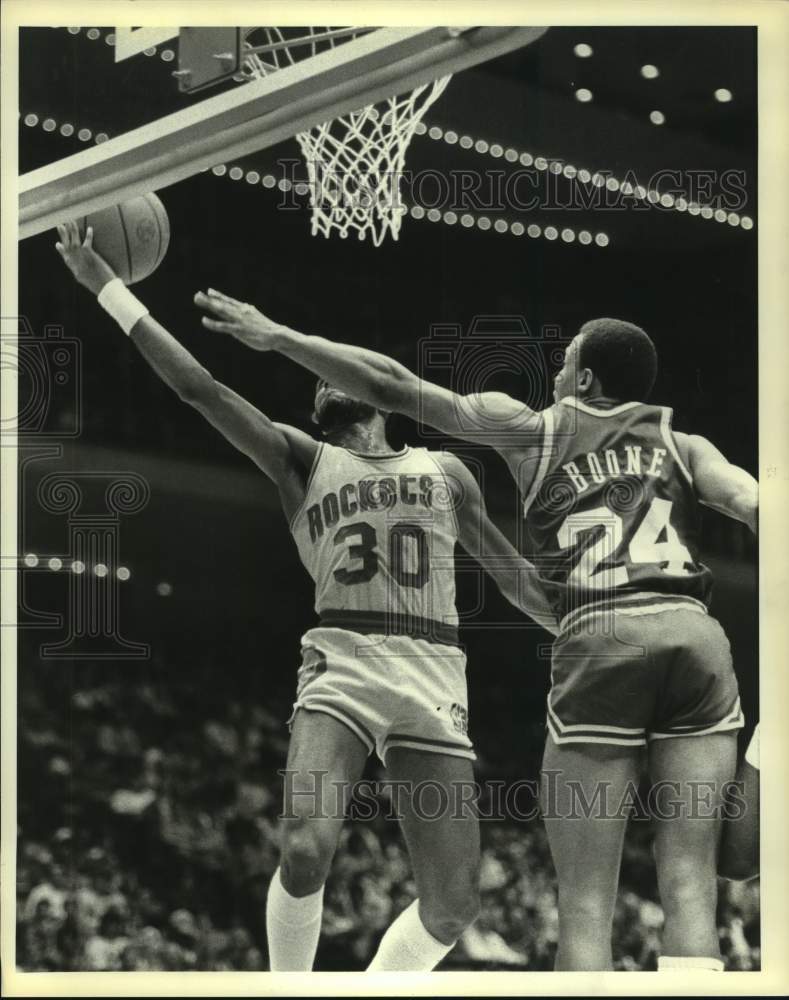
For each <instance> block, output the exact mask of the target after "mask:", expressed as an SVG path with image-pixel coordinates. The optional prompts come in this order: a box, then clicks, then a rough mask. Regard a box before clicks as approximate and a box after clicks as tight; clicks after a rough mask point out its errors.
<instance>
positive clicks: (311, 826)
mask: <svg viewBox="0 0 789 1000" xmlns="http://www.w3.org/2000/svg"><path fill="white" fill-rule="evenodd" d="M58 232H59V235H60V242H59V243H58V245H57V247H58V251H59V252H60V254H61V256H62V257H63V259H64V261H65V263H66V264H67V265H68V267H69V268H70V270H71V271H72V273H73V274H74V275H75V277H76V278H77V280H78V281H79V282H80V283H81V284H83V285H84V286H85V287H86V288H88V289H89V290H90V291H92V292H93V293H94V294H96V295H97V296H98V300H99V303H100V304H101V305H103V306H104V308H106V309H107V311H108V312H110V315H112V316H113V317H114V318H115V319H116V320H117V322H118V323H119V325H120V326H121V327H122V329H123V330H124V331H125V332H126V333H127V334H128V335H129V336H130V338H131V340H132V342H133V343H134V345H135V347H136V348H137V349H138V350H139V351H140V353H141V354H142V355H143V357H145V359H146V360H147V361H148V363H149V364H150V365H151V367H152V368H153V369H154V371H155V372H156V373H157V374H158V375H159V377H160V378H161V379H162V380H163V381H164V382H165V383H167V384H168V385H169V386H170V387H171V388H172V389H173V390H174V391H175V392H176V393H177V394H178V396H179V397H180V398H181V399H182V400H183V401H184V402H187V403H189V404H190V405H191V406H193V407H194V408H195V409H196V410H197V411H198V412H199V413H201V414H202V415H203V416H204V417H205V418H206V420H208V422H209V423H210V424H212V425H213V426H214V427H215V428H216V429H217V430H218V431H220V433H222V434H223V435H224V436H225V437H226V438H227V439H228V441H230V442H231V444H233V445H234V446H235V447H236V448H238V449H239V451H241V452H243V453H244V454H245V455H247V456H249V458H251V459H252V461H254V462H255V463H256V464H257V465H258V467H259V468H260V469H261V470H262V471H263V472H264V473H265V474H266V475H267V476H268V477H269V478H270V479H271V480H272V481H273V482H274V483H275V484H276V486H277V488H278V490H279V496H280V500H281V503H282V507H283V510H284V512H285V514H286V516H287V518H288V522H289V526H290V529H291V532H292V534H293V536H294V539H295V541H296V545H297V548H298V550H299V554H300V556H301V559H302V561H303V563H304V565H305V567H306V568H307V570H308V571H309V573H310V575H311V576H312V578H313V580H314V582H315V590H316V611H317V612H318V613H319V615H320V619H321V620H320V623H319V625H318V626H317V627H315V628H311V629H309V630H308V632H307V633H306V634H305V635H304V637H303V639H302V666H301V668H300V670H299V673H298V690H297V696H296V702H295V704H294V711H293V715H292V717H291V723H292V730H291V732H292V736H291V741H290V748H289V753H288V762H287V768H288V772H287V773H288V774H289V776H290V777H289V779H288V780H287V781H286V788H285V809H284V814H285V815H284V818H283V822H282V843H281V859H280V866H279V868H278V869H277V871H276V872H275V873H274V877H273V878H272V881H271V885H270V888H269V894H268V900H267V908H266V926H267V935H268V942H269V958H270V963H271V968H272V970H273V971H307V970H309V969H311V968H312V964H313V960H314V956H315V952H316V948H317V944H318V937H319V933H320V927H321V916H322V905H323V886H324V883H325V880H326V877H327V875H328V872H329V868H330V866H331V863H332V859H333V856H334V853H335V850H336V847H337V843H338V840H339V836H340V830H341V827H342V823H343V818H344V815H343V813H344V810H343V809H342V808H338V805H337V802H336V800H337V798H338V788H345V789H348V788H349V787H350V786H352V785H353V783H354V782H356V781H358V779H359V778H360V777H361V775H362V771H363V768H364V766H365V762H366V760H367V757H368V755H369V754H370V753H371V752H373V751H374V750H375V751H377V753H378V756H379V757H380V758H381V760H382V761H383V762H384V763H385V764H386V767H387V773H388V777H389V778H390V779H391V780H392V781H394V782H400V783H401V784H402V785H404V786H408V787H409V788H411V789H414V788H419V787H423V788H424V787H425V786H426V784H427V783H430V785H431V787H433V788H435V786H436V784H441V785H443V786H444V789H445V790H446V795H447V800H446V801H447V806H446V807H444V806H443V802H442V801H441V799H440V798H439V801H438V806H439V808H438V810H437V811H436V808H435V807H436V802H435V797H434V799H433V800H431V798H430V795H427V796H426V797H425V801H424V802H422V801H421V799H420V800H419V801H416V802H414V801H413V800H412V799H411V798H410V797H409V795H408V794H403V795H400V794H399V793H398V794H397V799H396V801H395V803H394V806H395V809H396V810H397V811H398V813H399V815H400V818H401V820H402V828H403V832H404V835H405V839H406V843H407V845H408V849H409V854H410V857H411V860H412V864H413V868H414V878H415V882H416V886H417V891H418V895H419V898H418V899H417V900H415V901H414V903H412V904H411V905H410V906H409V907H407V908H406V909H405V910H404V911H403V913H401V914H400V915H399V916H398V917H397V918H396V919H395V921H394V922H393V924H392V925H391V926H390V927H389V929H388V930H387V932H386V933H385V935H384V937H383V938H382V940H381V942H380V944H379V947H378V951H377V953H376V955H375V957H374V958H373V962H372V964H371V966H370V968H371V969H373V970H375V971H413V972H418V971H427V970H429V969H432V968H433V967H434V966H435V965H436V964H437V963H438V962H439V961H440V960H441V959H442V958H443V957H444V956H445V955H446V954H447V953H448V952H449V951H450V950H451V948H452V947H453V945H454V943H455V941H456V940H457V938H458V937H459V936H460V934H461V932H462V931H463V930H464V929H465V927H466V926H468V924H469V923H471V921H472V920H473V919H474V917H475V915H476V910H477V907H478V887H477V881H478V869H479V827H478V820H477V816H476V814H475V813H474V810H473V808H471V809H470V808H460V809H459V808H457V806H458V805H460V803H459V802H457V803H454V801H453V804H452V806H450V805H449V801H450V795H451V793H452V790H453V788H454V790H455V793H457V792H460V793H461V794H463V792H462V789H464V788H465V789H469V788H470V787H471V786H472V785H473V781H474V773H473V770H472V765H471V762H472V760H473V759H474V757H475V755H474V751H473V747H472V744H471V740H470V739H469V736H468V710H467V694H466V678H465V655H464V653H463V651H462V649H461V647H460V644H459V642H458V638H457V623H458V616H457V611H456V609H455V600H454V598H455V579H454V573H455V567H454V554H455V545H456V543H459V544H460V545H462V546H463V548H465V549H466V551H467V552H468V553H469V554H470V555H472V556H474V557H475V558H477V559H478V561H480V563H481V565H482V566H484V568H485V569H486V570H487V571H488V572H489V573H490V574H491V575H492V576H493V577H494V579H495V580H496V582H497V584H498V585H499V587H500V589H501V590H502V592H503V593H504V594H505V596H506V597H507V598H508V599H509V600H510V601H511V602H512V603H513V604H515V606H517V607H519V608H522V609H523V608H526V607H527V606H528V613H530V614H532V615H533V616H535V617H537V618H538V620H540V621H541V622H542V623H543V624H545V625H546V627H549V628H553V627H555V618H554V616H553V614H552V612H551V610H550V608H547V607H546V606H545V604H544V602H543V601H542V600H541V598H539V597H537V596H536V595H533V594H532V588H530V587H529V586H528V584H529V581H530V579H531V578H532V577H533V572H532V568H531V567H529V565H528V564H527V563H526V561H525V560H524V559H523V558H522V557H520V556H519V555H518V554H517V552H516V551H515V550H514V549H513V547H512V546H511V545H510V543H509V542H508V541H507V539H506V538H505V537H504V536H503V535H502V534H501V532H500V531H499V530H498V529H497V528H496V527H495V525H493V523H492V522H491V521H490V520H489V519H488V517H487V516H486V513H485V509H484V504H483V502H482V498H481V495H480V491H479V487H478V485H477V483H476V480H475V479H474V478H473V476H472V475H471V473H470V472H469V470H468V469H467V468H466V467H465V465H464V464H463V463H462V462H461V461H460V460H459V459H458V458H457V457H455V456H453V455H449V454H448V453H444V452H442V453H436V452H428V451H427V450H426V449H421V448H404V449H403V450H402V451H401V452H393V451H392V449H391V448H390V446H389V445H388V443H387V441H386V432H385V415H384V414H382V413H381V412H380V411H378V410H376V409H375V408H373V407H372V406H369V405H368V404H365V403H362V402H360V401H358V400H356V399H354V398H352V397H350V396H349V395H347V394H345V393H343V392H341V391H339V390H337V389H335V388H333V387H332V386H330V385H328V384H326V383H325V382H324V381H321V382H319V384H318V386H317V389H316V393H315V404H314V405H315V421H316V423H317V424H318V425H319V427H320V429H321V432H322V435H323V437H324V441H323V442H320V441H317V440H315V439H314V438H313V437H312V436H311V435H309V434H306V433H305V432H304V431H301V430H299V429H297V428H295V427H290V426H287V425H284V424H277V423H273V422H272V421H271V420H270V419H269V418H268V417H267V416H265V415H264V414H263V413H261V412H260V411H259V410H258V409H256V408H255V407H254V406H252V405H251V404H250V403H249V402H247V401H246V400H245V399H243V398H242V397H241V396H239V395H238V394H237V393H235V392H233V391H232V390H231V389H229V388H227V387H226V386H224V385H222V384H220V383H219V382H217V381H215V379H214V378H213V377H212V376H211V375H210V374H209V372H207V371H206V370H205V369H204V368H203V367H202V366H201V365H200V364H199V362H197V361H196V360H195V358H193V357H192V355H191V354H189V352H188V351H186V350H185V348H183V347H182V346H181V345H180V344H179V343H178V342H177V341H176V340H175V339H174V338H173V337H172V336H171V335H170V334H169V333H168V332H167V330H165V329H164V328H163V327H162V326H161V325H160V324H159V323H157V322H156V321H155V320H154V319H153V318H152V317H151V316H150V315H148V311H147V309H146V308H145V307H144V305H143V304H142V303H141V302H140V301H139V300H138V299H136V298H135V297H134V296H133V295H132V294H131V293H130V292H129V291H128V290H127V289H125V288H124V287H123V286H122V284H121V283H120V281H119V279H117V278H116V276H115V275H114V273H113V271H112V269H111V268H110V267H109V266H108V265H107V264H106V262H105V261H104V260H102V258H101V257H100V256H99V255H98V254H96V252H95V251H94V250H93V249H92V246H91V242H92V235H91V232H90V230H88V234H87V236H86V239H85V241H84V242H83V241H82V240H81V239H80V236H79V232H78V230H77V226H76V224H75V223H67V224H65V225H63V226H59V227H58ZM532 596H534V600H532V599H531V598H532ZM527 601H528V604H527ZM541 611H542V613H543V614H542V615H541V614H540V612H541ZM318 775H320V776H321V777H320V778H316V776H318ZM420 794H421V793H420ZM346 798H347V796H346ZM433 812H435V815H432V813H433ZM426 815H429V817H430V818H425V817H426Z"/></svg>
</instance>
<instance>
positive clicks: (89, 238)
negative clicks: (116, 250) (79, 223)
mask: <svg viewBox="0 0 789 1000" xmlns="http://www.w3.org/2000/svg"><path fill="white" fill-rule="evenodd" d="M82 245H83V246H84V247H85V248H86V249H87V250H90V249H91V248H92V246H93V226H88V231H87V232H86V233H85V242H84V243H83V244H82Z"/></svg>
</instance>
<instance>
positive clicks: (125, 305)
mask: <svg viewBox="0 0 789 1000" xmlns="http://www.w3.org/2000/svg"><path fill="white" fill-rule="evenodd" d="M98 299H99V305H100V306H101V307H102V309H106V310H107V312H108V313H109V314H110V316H112V318H113V319H114V320H115V322H116V323H117V324H118V325H119V326H120V328H121V329H122V330H123V332H124V333H125V334H126V336H127V337H128V336H129V334H130V333H131V332H132V327H133V326H134V324H135V323H136V322H137V321H138V320H141V319H142V318H143V316H147V315H148V309H147V308H146V307H145V306H144V305H143V304H142V302H140V300H139V299H138V298H137V297H136V296H135V295H132V293H131V292H130V291H129V289H128V288H127V287H126V286H125V285H124V283H123V282H122V281H121V279H120V278H113V279H112V281H108V282H107V284H106V285H105V286H104V288H102V290H101V291H100V292H99V296H98Z"/></svg>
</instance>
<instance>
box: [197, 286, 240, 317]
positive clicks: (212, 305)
mask: <svg viewBox="0 0 789 1000" xmlns="http://www.w3.org/2000/svg"><path fill="white" fill-rule="evenodd" d="M195 305H198V306H200V307H201V308H202V309H209V310H210V311H211V312H212V313H213V314H214V315H215V316H220V317H224V318H225V319H231V318H232V316H233V315H234V313H233V309H232V307H231V306H229V305H228V304H227V303H225V302H222V301H221V300H220V299H217V298H214V296H212V295H206V294H205V293H204V292H198V293H197V295H195Z"/></svg>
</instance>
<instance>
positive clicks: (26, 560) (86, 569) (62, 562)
mask: <svg viewBox="0 0 789 1000" xmlns="http://www.w3.org/2000/svg"><path fill="white" fill-rule="evenodd" d="M19 562H20V564H21V565H22V566H24V567H25V569H48V570H50V571H51V572H53V573H58V572H60V570H62V569H65V571H66V572H69V570H70V571H71V572H72V573H73V574H74V575H75V576H81V575H82V574H83V573H90V572H91V571H92V572H93V575H94V576H97V577H98V578H99V579H100V580H102V579H104V578H105V577H108V576H109V575H110V567H109V566H108V565H107V564H106V563H96V564H95V565H93V566H87V565H86V564H85V563H84V562H83V561H82V560H81V559H61V558H60V556H43V555H42V556H39V555H37V554H36V553H35V552H27V553H26V554H25V555H24V556H21V557H20V559H19ZM115 576H116V577H117V578H118V580H120V581H121V583H124V582H125V581H126V580H128V579H130V577H131V570H130V569H129V567H128V566H118V567H117V568H116V570H115Z"/></svg>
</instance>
